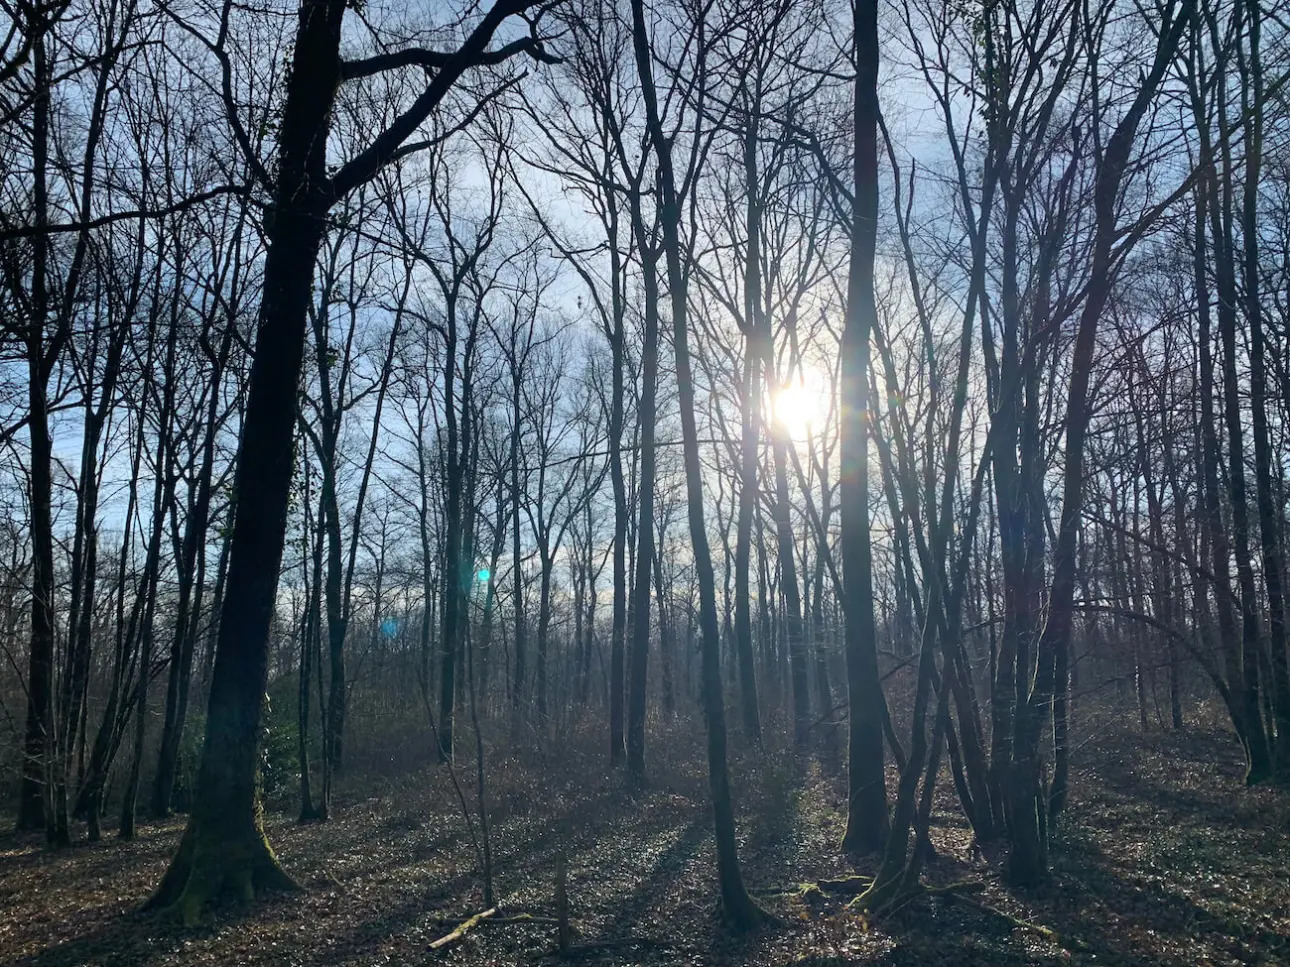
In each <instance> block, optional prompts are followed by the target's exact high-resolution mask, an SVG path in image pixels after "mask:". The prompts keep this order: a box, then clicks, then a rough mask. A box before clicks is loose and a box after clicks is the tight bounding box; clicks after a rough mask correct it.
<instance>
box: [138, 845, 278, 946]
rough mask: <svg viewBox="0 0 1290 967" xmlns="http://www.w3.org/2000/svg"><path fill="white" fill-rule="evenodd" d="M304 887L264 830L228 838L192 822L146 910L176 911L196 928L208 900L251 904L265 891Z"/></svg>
mask: <svg viewBox="0 0 1290 967" xmlns="http://www.w3.org/2000/svg"><path fill="white" fill-rule="evenodd" d="M300 889H301V888H300V886H299V884H297V883H296V881H295V880H293V879H292V878H291V877H290V876H289V875H288V874H287V872H286V871H285V870H284V869H283V868H282V867H281V865H279V863H278V858H277V857H276V856H275V855H274V854H273V848H272V847H270V846H269V841H268V840H267V839H265V837H264V833H263V832H261V831H260V830H259V829H256V828H254V827H252V828H251V830H250V831H249V832H248V833H246V834H243V835H241V836H236V837H229V836H221V835H215V834H212V833H203V832H202V830H201V829H200V827H199V826H198V824H196V823H194V822H190V823H189V824H188V828H187V829H186V830H184V837H183V839H182V840H180V843H179V850H178V852H177V853H176V854H175V858H174V859H173V860H171V862H170V868H169V869H168V870H166V875H165V876H163V877H162V879H161V883H160V884H159V885H158V886H157V890H156V892H155V893H153V895H152V897H151V898H150V899H149V900H148V902H147V903H145V904H144V907H143V908H144V910H149V911H160V912H162V913H174V914H175V915H177V916H178V917H179V918H180V920H181V921H182V922H183V924H184V926H186V927H192V926H196V925H197V924H198V923H199V922H200V921H201V917H202V913H203V911H204V910H205V909H206V907H207V905H208V904H210V903H212V902H214V901H216V900H218V899H221V898H223V897H226V896H231V897H233V898H234V899H236V900H238V901H240V902H242V903H250V902H251V901H252V900H254V899H255V898H256V897H257V896H259V895H261V894H263V893H266V892H271V891H279V892H290V893H294V892H299V891H300Z"/></svg>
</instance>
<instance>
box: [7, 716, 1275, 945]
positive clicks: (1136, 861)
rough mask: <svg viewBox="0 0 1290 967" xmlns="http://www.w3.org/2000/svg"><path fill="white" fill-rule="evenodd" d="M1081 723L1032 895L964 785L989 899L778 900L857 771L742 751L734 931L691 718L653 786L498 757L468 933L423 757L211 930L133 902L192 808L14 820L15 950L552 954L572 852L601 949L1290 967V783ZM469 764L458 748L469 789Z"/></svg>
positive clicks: (326, 827)
mask: <svg viewBox="0 0 1290 967" xmlns="http://www.w3.org/2000/svg"><path fill="white" fill-rule="evenodd" d="M1081 731H1082V733H1083V735H1082V737H1080V738H1079V739H1078V742H1079V743H1080V748H1079V749H1078V752H1077V753H1076V755H1075V756H1074V761H1075V764H1076V768H1075V773H1074V775H1073V794H1072V799H1071V802H1072V805H1071V809H1070V811H1069V815H1068V816H1067V817H1066V818H1065V819H1064V820H1063V822H1062V824H1061V826H1060V828H1059V829H1058V831H1057V836H1056V838H1055V843H1054V876H1053V878H1052V881H1051V882H1050V883H1049V884H1048V885H1046V886H1045V887H1043V888H1042V889H1040V890H1037V891H1035V892H1033V893H1031V894H1028V895H1026V896H1024V897H1019V896H1015V895H1013V894H1012V893H1010V892H1009V891H1007V890H1006V889H1005V888H1004V887H1003V886H1002V885H1001V883H1000V881H999V877H998V874H997V867H998V862H997V861H998V857H997V856H993V855H992V854H991V852H990V851H987V857H986V858H982V857H980V855H979V854H977V855H976V856H975V857H974V856H973V853H972V851H971V836H970V833H969V831H968V829H967V828H966V825H965V824H964V822H963V820H962V817H961V815H960V814H959V813H958V812H957V811H956V810H955V809H954V806H955V803H954V802H953V801H952V799H951V798H948V797H951V796H952V795H953V791H952V787H951V786H950V784H949V783H948V782H943V783H942V784H941V787H940V791H941V799H940V804H939V805H940V810H939V812H938V814H937V816H935V817H934V827H933V838H934V841H935V843H936V845H937V847H938V851H939V855H938V856H937V858H936V859H935V860H934V861H933V862H932V864H931V865H930V867H929V870H928V880H929V881H931V882H935V883H947V882H952V881H956V880H963V879H980V880H982V881H983V882H984V884H985V886H984V890H983V892H982V893H980V894H977V895H976V897H975V898H974V902H970V903H965V902H963V901H961V900H956V899H952V898H924V899H921V900H917V901H915V902H913V903H911V904H909V905H908V906H906V907H905V908H903V909H901V910H899V911H897V912H895V913H894V914H892V915H891V916H889V917H887V918H885V919H882V920H879V921H878V922H876V923H868V922H866V921H865V920H864V918H862V917H860V916H859V915H856V914H852V913H849V912H847V911H845V910H844V909H843V908H842V904H841V902H834V901H827V902H825V903H824V904H823V905H821V904H815V905H808V904H806V903H804V902H803V901H801V900H799V899H797V898H789V897H786V896H772V895H771V894H772V893H773V892H774V891H777V890H783V889H784V888H785V887H787V886H789V885H791V884H794V883H798V882H803V881H813V880H816V879H819V878H821V877H830V876H837V875H840V874H845V873H847V872H851V870H850V868H849V867H848V866H847V864H846V863H845V862H844V861H843V860H842V859H841V858H840V857H838V856H837V854H836V850H835V846H836V843H837V842H838V841H839V839H840V836H841V830H842V819H841V814H840V805H841V802H842V793H843V786H842V784H841V782H840V780H839V778H838V777H837V776H836V775H834V774H832V773H830V772H828V771H827V770H823V769H821V768H820V766H819V765H818V764H816V763H812V764H810V765H809V766H805V767H802V766H797V767H795V766H794V765H793V763H792V761H791V760H790V759H789V758H788V757H787V756H786V755H784V754H782V753H770V754H767V755H765V756H761V757H758V756H754V755H745V756H744V757H743V759H742V761H741V763H739V764H738V765H737V766H736V769H735V788H736V795H737V801H738V802H739V804H740V807H741V824H740V832H741V836H742V840H743V843H742V858H743V861H744V866H745V876H746V878H747V881H748V883H749V884H750V886H751V887H752V888H753V889H754V891H755V892H758V893H759V894H760V895H762V896H763V897H764V902H765V903H766V904H767V905H768V906H769V907H770V908H771V909H773V910H774V911H775V912H776V913H777V914H778V915H779V916H780V917H781V918H782V920H783V922H782V924H781V925H779V926H777V927H775V928H772V929H768V930H765V931H762V932H761V933H758V934H756V935H754V936H752V937H748V938H742V939H736V938H731V937H730V936H729V935H728V934H726V933H725V932H724V931H723V930H722V929H721V928H720V926H719V925H718V923H717V921H716V918H715V916H714V914H713V896H714V891H715V884H714V882H713V873H712V869H713V866H712V863H713V860H712V850H711V833H710V818H709V811H708V807H707V803H706V782H705V778H704V773H703V768H702V757H701V752H700V749H699V746H698V743H697V742H696V741H695V740H694V735H693V734H690V733H686V732H682V731H679V730H677V731H672V732H670V733H669V734H668V735H666V736H657V737H656V739H655V744H654V746H653V748H655V749H657V750H663V749H667V750H668V754H667V756H666V762H665V763H663V762H660V763H659V764H658V765H656V766H655V770H656V773H657V774H656V775H653V776H652V777H651V782H650V783H649V785H648V786H646V787H645V788H643V789H641V790H635V791H633V790H631V789H628V788H627V787H626V785H625V783H624V781H623V778H622V776H621V775H616V774H612V773H610V772H609V771H608V769H607V768H606V767H605V766H604V763H603V761H601V760H600V757H599V756H598V755H597V754H596V753H595V752H592V751H586V752H584V753H582V754H578V753H576V752H574V753H569V754H562V755H560V756H549V757H532V758H530V760H529V761H528V762H527V763H526V764H524V765H521V764H520V762H519V761H518V760H516V759H514V758H509V759H505V760H501V761H498V762H495V763H494V764H493V766H492V772H491V775H490V777H489V782H490V803H491V806H492V809H491V814H492V816H493V822H494V829H493V843H494V857H495V878H496V885H497V893H498V900H499V902H500V905H501V907H502V913H501V915H500V917H499V918H498V919H499V921H500V922H497V923H488V924H485V925H481V926H480V927H478V928H477V929H476V930H475V931H473V932H472V933H471V934H470V935H469V936H468V937H467V938H466V939H465V940H464V941H463V942H461V943H460V944H457V945H455V946H454V947H453V948H452V949H450V950H447V951H443V952H440V951H430V950H429V945H430V943H431V942H432V941H434V940H435V939H437V938H438V937H440V936H442V935H444V934H445V933H447V932H449V931H450V930H452V929H453V928H454V927H455V926H456V925H457V924H458V923H459V922H460V921H461V920H463V919H464V918H466V917H468V916H470V915H471V914H473V913H477V912H479V911H480V910H482V909H483V899H482V891H481V888H480V885H479V877H478V873H477V869H476V862H475V856H474V851H473V848H472V847H471V845H470V840H469V837H468V836H467V835H466V832H465V824H464V822H463V820H462V816H461V813H460V809H459V807H458V806H457V800H456V798H455V793H454V792H453V791H452V788H451V783H450V781H449V779H448V776H447V775H446V773H445V772H443V771H435V770H425V771H423V772H421V773H419V774H418V775H415V776H408V777H404V778H402V779H400V780H397V781H394V782H389V781H384V782H377V781H374V780H368V781H365V782H362V783H360V782H359V781H358V779H357V778H350V779H348V780H347V782H346V784H345V786H344V787H343V793H342V795H341V797H340V798H341V803H340V805H339V806H338V808H337V810H336V812H337V815H338V818H337V819H335V820H334V821H332V822H330V823H327V824H323V825H313V826H298V825H296V824H295V823H293V822H291V820H290V818H289V817H288V816H287V815H283V814H278V813H270V817H269V821H268V824H269V837H270V840H271V841H272V842H273V844H274V847H275V849H277V851H278V853H279V855H280V856H281V858H282V860H283V862H284V864H285V865H286V867H287V869H288V870H290V871H291V872H292V873H293V875H295V876H296V877H297V879H298V880H299V881H300V882H301V883H302V885H304V886H305V887H306V891H307V892H305V893H304V894H303V895H301V896H296V897H281V898H273V899H269V900H267V901H266V902H263V903H260V904H257V905H256V906H255V907H253V908H252V909H251V910H250V911H245V912H244V911H240V910H238V909H236V908H229V909H225V910H223V911H221V912H220V913H219V914H217V916H216V918H215V920H214V921H213V922H211V923H210V924H208V925H207V926H205V927H203V928H201V929H197V930H181V929H179V928H178V927H177V926H175V925H173V924H170V923H168V922H165V921H162V920H158V919H157V918H155V917H146V916H143V915H140V914H138V913H136V912H135V911H136V910H137V908H138V906H139V904H140V902H141V901H142V900H143V899H144V898H145V897H146V896H147V894H148V891H149V890H150V889H151V887H152V886H153V885H155V883H156V882H157V880H158V878H159V877H160V875H161V872H162V871H163V869H164V868H165V865H166V862H167V860H168V858H169V856H170V854H171V852H172V851H173V849H174V847H175V844H176V842H177V839H178V836H179V833H180V831H181V830H182V825H183V822H182V819H176V820H173V821H170V822H166V823H154V824H144V825H143V827H142V831H141V835H140V836H139V838H138V839H137V840H135V841H134V842H132V843H128V844H126V843H120V842H117V841H116V840H114V839H111V838H109V839H107V840H105V841H104V842H102V843H99V844H81V845H77V846H74V847H72V848H71V849H69V850H65V851H62V852H49V851H47V850H45V849H44V848H43V845H42V843H41V842H40V841H39V840H38V839H35V838H16V837H14V836H12V835H10V836H5V837H3V838H0V965H2V967H17V965H25V967H73V965H85V964H94V965H105V967H107V965H112V967H116V965H120V967H126V965H129V967H135V965H138V967H143V965H148V967H163V965H165V967H170V965H189V964H220V965H233V964H239V965H241V964H245V965H295V964H300V965H304V964H310V965H328V967H330V965H336V967H340V965H359V964H362V965H372V964H432V963H440V962H442V963H448V964H479V965H484V964H499V965H501V964H519V963H532V962H538V961H545V962H547V963H558V962H559V961H557V960H556V959H555V958H554V956H553V950H554V943H555V941H554V934H555V928H554V927H553V926H552V925H551V924H550V923H548V922H546V921H545V920H543V919H539V920H536V921H524V920H514V919H510V915H512V914H516V913H520V912H529V913H532V914H536V915H538V916H539V918H544V917H549V916H550V915H551V914H552V913H553V911H554V905H553V885H554V877H555V869H556V867H557V858H558V857H559V855H560V854H563V857H564V859H565V861H566V862H567V866H568V893H569V900H570V912H571V919H572V923H573V927H574V931H575V937H574V940H575V948H576V950H577V951H578V953H579V957H578V959H577V961H576V962H578V963H582V964H605V965H608V964H621V965H628V964H659V965H662V964H694V965H699V964H750V965H751V964H758V965H782V964H802V965H815V967H831V965H841V964H862V963H863V964H891V965H911V967H912V965H916V964H917V965H929V964H938V963H947V964H951V963H952V964H1003V965H1023V964H1025V965H1030V964H1035V965H1039V964H1071V963H1077V964H1082V963H1087V964H1122V965H1126V967H1127V965H1139V964H1140V965H1161V967H1164V965H1170V967H1173V965H1177V967H1193V965H1210V964H1213V965H1219V964H1223V965H1226V964H1252V965H1269V967H1271V965H1277V964H1290V797H1287V796H1286V794H1284V793H1280V792H1277V791H1275V790H1269V789H1253V790H1250V789H1246V788H1245V787H1244V786H1243V785H1242V783H1241V775H1240V772H1241V770H1240V764H1239V761H1238V758H1239V756H1238V752H1239V750H1238V749H1237V748H1236V745H1235V742H1234V740H1232V739H1231V738H1230V736H1228V735H1226V734H1224V733H1221V732H1217V731H1206V730H1199V729H1193V730H1189V731H1187V732H1184V733H1182V734H1181V735H1169V734H1163V733H1159V732H1153V733H1149V734H1147V735H1145V736H1143V735H1139V734H1137V733H1136V732H1135V731H1133V730H1131V729H1129V728H1127V727H1126V726H1124V725H1123V724H1116V725H1111V726H1103V725H1099V724H1098V723H1097V722H1095V721H1086V722H1085V723H1084V728H1083V729H1082V730H1081ZM591 745H592V743H591V742H590V741H589V742H588V749H590V748H591ZM465 751H469V750H464V752H465ZM659 758H660V759H662V758H663V755H662V752H661V751H660V752H659ZM471 761H472V756H470V755H468V754H463V755H462V756H461V757H460V759H459V763H460V764H459V766H458V768H459V770H463V773H462V774H461V775H460V779H461V781H462V783H463V786H464V787H466V788H473V779H472V777H471V775H470V774H469V773H468V770H469V763H470V762H471ZM377 786H379V788H380V793H379V795H373V794H372V792H371V790H372V789H373V788H374V787H377ZM360 790H364V791H365V794H363V795H360V794H359V792H360ZM861 872H865V870H864V869H863V868H862V869H861ZM987 908H993V910H994V911H997V912H990V909H987ZM1000 914H1007V917H1005V916H1002V915H1000ZM1009 918H1015V920H1016V921H1027V922H1031V923H1035V924H1039V925H1042V926H1044V927H1046V928H1048V929H1050V930H1051V931H1052V932H1053V934H1052V936H1046V935H1043V934H1042V933H1040V932H1037V931H1032V930H1027V929H1025V928H1024V927H1019V926H1017V924H1016V922H1014V920H1013V919H1009Z"/></svg>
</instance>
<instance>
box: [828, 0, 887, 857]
mask: <svg viewBox="0 0 1290 967" xmlns="http://www.w3.org/2000/svg"><path fill="white" fill-rule="evenodd" d="M854 33H855V36H854V38H853V43H854V45H855V58H856V61H855V62H856V76H855V114H854V118H853V130H854V136H855V146H856V150H855V160H854V168H853V171H852V177H853V181H854V198H855V204H854V209H853V211H852V215H851V265H850V272H849V274H848V279H847V312H846V323H845V328H844V329H843V332H842V367H841V382H842V415H841V421H840V422H841V442H842V472H841V475H840V480H839V483H840V486H841V498H842V500H841V511H842V575H843V580H844V582H845V604H844V608H845V618H846V621H845V646H846V664H847V696H848V701H849V704H850V714H849V721H850V734H849V743H848V749H847V775H848V779H847V785H848V795H847V828H846V833H845V835H844V836H843V837H842V848H843V849H845V850H848V851H851V852H862V853H864V852H875V851H877V850H879V849H881V848H882V845H883V843H884V842H885V840H886V838H887V778H886V773H885V770H884V764H883V744H882V743H883V731H882V718H883V707H884V701H883V695H882V684H881V681H880V679H879V676H878V642H877V635H878V632H877V627H876V624H875V621H874V599H873V551H872V548H871V546H870V534H869V419H870V417H869V337H870V333H871V332H872V330H873V324H874V321H875V319H876V317H877V306H876V303H875V301H874V287H873V272H874V253H875V247H876V245H877V232H878V110H879V109H878V4H877V2H876V0H856V4H855V7H854Z"/></svg>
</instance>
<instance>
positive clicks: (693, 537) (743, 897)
mask: <svg viewBox="0 0 1290 967" xmlns="http://www.w3.org/2000/svg"><path fill="white" fill-rule="evenodd" d="M631 9H632V45H633V50H634V53H635V55H636V72H637V75H638V77H639V79H640V84H641V95H642V98H643V100H644V102H645V114H646V126H647V130H648V132H649V140H650V143H651V146H652V147H653V149H654V155H655V158H656V159H657V163H658V174H659V179H658V180H659V187H660V199H659V202H660V204H659V221H660V223H661V227H662V234H663V249H664V253H665V255H666V260H667V278H668V285H669V288H670V290H671V297H672V298H671V303H672V305H671V309H672V345H673V351H674V354H675V357H676V382H677V391H678V403H679V409H680V415H681V436H682V454H683V462H684V466H685V489H686V506H687V511H688V517H689V524H690V544H691V548H692V551H693V554H694V569H695V576H696V578H697V580H698V585H699V625H700V628H699V631H700V635H701V636H702V642H701V647H702V665H703V671H702V692H703V708H704V714H705V717H706V719H707V726H708V784H709V790H710V793H711V797H712V814H713V829H714V832H715V834H716V846H717V880H718V884H719V887H720V890H721V907H722V911H723V913H724V915H725V916H726V918H727V920H728V921H729V922H730V924H731V925H732V926H733V927H734V928H735V929H747V928H750V927H753V926H755V925H756V924H758V923H760V922H761V921H762V919H763V918H764V914H763V913H762V911H761V910H760V908H759V907H758V906H757V905H756V904H755V903H754V902H753V900H752V897H750V896H749V895H748V890H747V888H746V887H745V886H744V882H743V874H742V873H741V872H740V869H739V848H738V843H737V840H736V837H735V815H734V804H733V802H732V801H731V795H730V774H729V770H728V767H727V763H726V713H725V700H724V697H723V696H722V693H721V655H720V647H721V626H720V620H719V619H718V617H717V584H716V576H715V574H714V572H713V568H712V551H711V548H710V547H709V545H708V532H707V521H706V520H705V519H704V512H703V467H702V464H701V462H700V458H699V430H698V423H697V420H696V416H695V391H694V373H693V369H692V367H691V362H690V351H689V343H688V330H687V321H686V314H687V308H688V307H687V303H686V300H687V294H686V273H685V271H684V267H683V266H682V263H681V238H680V223H681V205H680V199H679V197H678V195H677V185H676V176H675V173H674V171H673V167H672V145H671V142H670V141H669V139H668V138H667V136H666V134H665V133H664V131H663V122H662V118H661V117H660V115H659V106H658V93H657V89H656V88H655V86H654V69H653V52H652V50H651V47H650V41H649V36H648V33H647V28H646V25H645V4H644V0H632V4H631ZM699 42H700V44H702V43H703V39H702V38H700V41H699Z"/></svg>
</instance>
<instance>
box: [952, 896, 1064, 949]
mask: <svg viewBox="0 0 1290 967" xmlns="http://www.w3.org/2000/svg"><path fill="white" fill-rule="evenodd" d="M956 896H957V897H958V899H960V900H962V901H963V902H964V903H967V904H970V905H971V906H974V907H976V908H977V909H978V910H981V911H982V912H984V913H992V914H994V915H995V916H996V917H1000V918H1002V919H1004V920H1007V921H1008V922H1009V923H1011V924H1012V925H1013V926H1014V927H1017V928H1018V929H1020V930H1029V931H1030V932H1031V933H1034V934H1036V935H1038V936H1040V937H1043V938H1044V939H1045V940H1048V941H1050V942H1052V943H1057V931H1056V930H1054V929H1053V928H1052V927H1045V926H1044V925H1043V924H1042V923H1035V922H1033V921H1031V920H1022V919H1021V918H1020V917H1014V916H1013V915H1012V914H1011V913H1007V912H1006V911H1004V910H1000V909H999V908H998V907H992V906H990V904H988V903H982V902H981V901H980V900H977V899H975V898H974V897H970V896H965V895H963V894H961V893H960V894H956Z"/></svg>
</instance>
